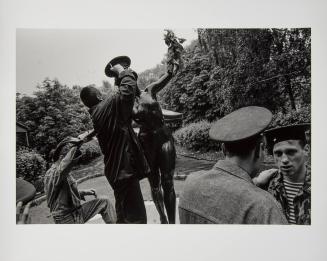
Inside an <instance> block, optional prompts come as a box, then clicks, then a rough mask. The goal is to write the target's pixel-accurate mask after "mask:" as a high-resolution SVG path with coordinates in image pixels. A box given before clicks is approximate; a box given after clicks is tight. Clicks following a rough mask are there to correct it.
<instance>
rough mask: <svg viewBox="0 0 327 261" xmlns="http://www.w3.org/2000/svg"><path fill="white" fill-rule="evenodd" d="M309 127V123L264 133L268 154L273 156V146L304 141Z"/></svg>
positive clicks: (276, 128) (282, 127)
mask: <svg viewBox="0 0 327 261" xmlns="http://www.w3.org/2000/svg"><path fill="white" fill-rule="evenodd" d="M310 127H311V124H310V123H301V124H293V125H287V126H279V127H275V128H272V129H268V130H266V131H265V132H264V135H265V139H266V142H267V149H268V153H269V154H273V148H274V146H275V144H277V143H279V142H282V141H286V140H303V141H305V140H306V134H305V133H306V131H307V130H309V129H310Z"/></svg>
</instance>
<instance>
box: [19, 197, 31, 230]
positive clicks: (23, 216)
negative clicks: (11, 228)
mask: <svg viewBox="0 0 327 261" xmlns="http://www.w3.org/2000/svg"><path fill="white" fill-rule="evenodd" d="M31 203H32V202H29V203H28V204H27V205H26V206H25V208H23V209H22V207H23V202H22V201H19V202H18V203H17V205H16V224H30V223H31V218H30V216H29V210H30V206H31Z"/></svg>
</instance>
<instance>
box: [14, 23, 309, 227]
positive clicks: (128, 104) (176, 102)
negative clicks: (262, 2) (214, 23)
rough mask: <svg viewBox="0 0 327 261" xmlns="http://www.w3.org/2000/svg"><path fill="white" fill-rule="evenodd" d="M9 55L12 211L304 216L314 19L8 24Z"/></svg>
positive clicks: (172, 220) (152, 217)
mask: <svg viewBox="0 0 327 261" xmlns="http://www.w3.org/2000/svg"><path fill="white" fill-rule="evenodd" d="M136 38H138V39H139V40H138V42H133V41H130V39H136ZM107 46H110V47H111V48H110V50H108V51H107ZM90 47H91V48H90ZM142 48H144V49H145V50H148V51H147V52H145V53H140V52H139V50H140V49H142ZM104 53H107V55H103V54H104ZM16 59H17V93H16V125H17V129H16V134H17V143H16V178H17V187H16V195H17V198H16V204H17V205H18V208H17V218H18V219H17V222H18V223H32V224H44V223H45V224H48V223H55V224H76V223H77V224H81V223H82V224H84V223H109V224H114V223H119V224H121V223H124V224H179V223H182V224H296V225H310V224H311V163H310V127H311V110H310V108H311V107H310V106H311V29H310V28H264V29H232V28H228V29H215V28H201V29H189V30H177V31H176V30H173V29H162V30H159V29H158V30H142V29H140V30H136V29H134V30H37V29H18V30H17V57H16ZM267 192H268V193H267ZM25 206H26V207H25ZM24 211H25V214H24ZM27 213H28V215H27ZM20 217H21V218H20Z"/></svg>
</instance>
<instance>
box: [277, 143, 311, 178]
mask: <svg viewBox="0 0 327 261" xmlns="http://www.w3.org/2000/svg"><path fill="white" fill-rule="evenodd" d="M273 154H274V159H275V162H276V164H277V166H278V168H279V170H280V171H281V173H282V174H283V175H285V176H287V177H289V178H291V179H296V178H297V176H298V175H299V174H300V173H301V171H302V170H303V168H304V164H305V161H306V156H307V151H306V149H305V148H304V147H302V146H301V144H300V141H299V140H286V141H281V142H278V143H276V144H275V145H274V150H273Z"/></svg>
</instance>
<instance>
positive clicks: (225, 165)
mask: <svg viewBox="0 0 327 261" xmlns="http://www.w3.org/2000/svg"><path fill="white" fill-rule="evenodd" d="M213 168H214V169H221V170H223V171H225V172H227V173H229V174H230V175H233V176H236V177H238V178H240V179H243V180H245V181H247V182H250V183H253V181H252V179H251V177H250V175H249V173H247V172H246V171H245V170H244V169H242V168H241V167H240V166H238V165H236V164H235V163H233V162H230V161H228V160H219V161H218V162H217V163H216V164H215V166H214V167H213Z"/></svg>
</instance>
